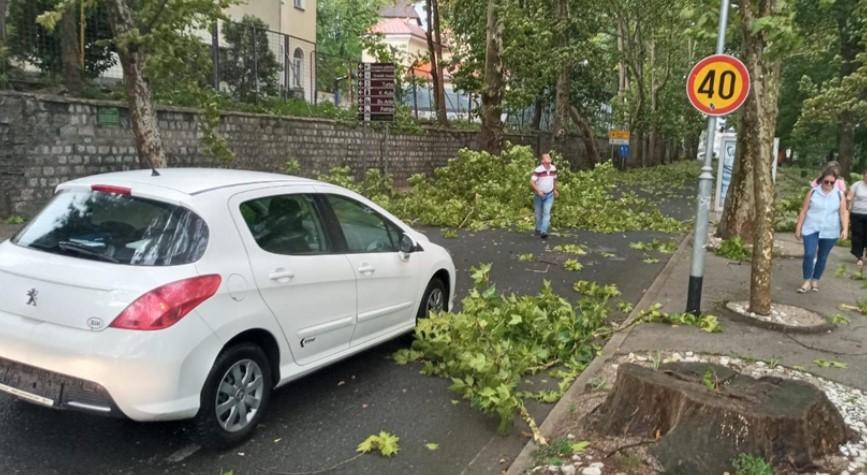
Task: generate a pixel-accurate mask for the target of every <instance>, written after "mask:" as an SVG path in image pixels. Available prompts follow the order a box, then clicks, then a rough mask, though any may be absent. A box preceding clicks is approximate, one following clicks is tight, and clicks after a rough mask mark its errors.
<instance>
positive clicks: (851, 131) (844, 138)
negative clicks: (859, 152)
mask: <svg viewBox="0 0 867 475" xmlns="http://www.w3.org/2000/svg"><path fill="white" fill-rule="evenodd" d="M855 122H856V121H855V114H853V113H851V112H849V111H846V112H843V113H841V114H840V123H839V124H838V125H837V128H838V130H839V135H838V137H837V150H838V151H839V153H840V156H839V162H840V173H841V174H842V175H843V178H844V179H845V180H846V181H847V182H848V181H849V173H850V171H851V170H852V161H853V158H854V157H855Z"/></svg>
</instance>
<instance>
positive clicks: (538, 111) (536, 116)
mask: <svg viewBox="0 0 867 475" xmlns="http://www.w3.org/2000/svg"><path fill="white" fill-rule="evenodd" d="M544 107H545V103H544V102H543V101H542V97H541V96H539V97H537V98H536V102H535V104H534V105H533V120H532V123H531V127H533V130H540V129H541V128H542V110H543V109H544Z"/></svg>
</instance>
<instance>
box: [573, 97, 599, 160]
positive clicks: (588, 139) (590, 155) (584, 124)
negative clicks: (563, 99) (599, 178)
mask: <svg viewBox="0 0 867 475" xmlns="http://www.w3.org/2000/svg"><path fill="white" fill-rule="evenodd" d="M569 112H571V113H572V121H573V122H575V125H576V126H578V130H580V131H581V140H583V141H584V151H585V152H587V160H588V161H589V162H590V165H596V164H597V163H599V149H598V148H597V147H596V134H594V133H593V127H591V126H590V123H589V122H588V121H587V119H585V118H584V117H583V116H582V115H581V114H580V113H578V108H576V107H575V106H571V107H570V108H569Z"/></svg>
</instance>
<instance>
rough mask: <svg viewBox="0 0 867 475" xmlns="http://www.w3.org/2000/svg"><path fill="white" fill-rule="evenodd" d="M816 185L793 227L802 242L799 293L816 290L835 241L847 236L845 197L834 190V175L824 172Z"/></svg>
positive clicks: (847, 222) (835, 175) (835, 174)
mask: <svg viewBox="0 0 867 475" xmlns="http://www.w3.org/2000/svg"><path fill="white" fill-rule="evenodd" d="M818 182H819V185H818V186H816V187H815V188H813V189H811V190H810V191H808V192H807V196H806V197H804V205H803V206H802V207H801V214H799V215H798V225H797V226H796V227H795V237H796V238H797V239H798V240H801V239H803V241H804V263H803V265H802V271H803V275H804V283H803V284H802V285H801V287H800V288H798V292H799V293H804V292H806V291H808V290H812V291H813V292H818V291H819V279H821V278H822V272H824V271H825V264H826V263H827V262H828V255H829V254H830V253H831V249H833V248H834V244H835V243H836V242H837V239H840V238H843V239H846V236H847V235H848V234H849V212H848V208H847V206H846V196H845V195H844V194H843V192H842V191H840V190H839V189H838V188H837V187H836V183H837V173H836V172H834V171H833V170H827V169H826V170H825V171H824V172H822V176H821V177H819V180H818Z"/></svg>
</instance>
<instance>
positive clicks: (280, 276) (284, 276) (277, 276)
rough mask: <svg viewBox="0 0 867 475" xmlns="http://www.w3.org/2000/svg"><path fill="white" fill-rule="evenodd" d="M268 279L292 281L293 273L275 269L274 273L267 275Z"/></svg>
mask: <svg viewBox="0 0 867 475" xmlns="http://www.w3.org/2000/svg"><path fill="white" fill-rule="evenodd" d="M268 278H269V279H271V280H278V281H287V280H290V279H294V278H295V273H294V272H292V271H291V270H286V269H276V270H275V271H274V272H272V273H270V274H268Z"/></svg>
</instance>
